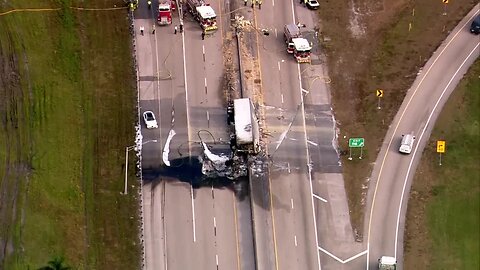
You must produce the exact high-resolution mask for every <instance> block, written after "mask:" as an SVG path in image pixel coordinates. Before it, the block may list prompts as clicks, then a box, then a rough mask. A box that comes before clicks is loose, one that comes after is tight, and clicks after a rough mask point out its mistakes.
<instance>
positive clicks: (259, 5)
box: [257, 0, 262, 9]
mask: <svg viewBox="0 0 480 270" xmlns="http://www.w3.org/2000/svg"><path fill="white" fill-rule="evenodd" d="M257 4H258V9H262V0H257Z"/></svg>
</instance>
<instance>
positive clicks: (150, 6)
mask: <svg viewBox="0 0 480 270" xmlns="http://www.w3.org/2000/svg"><path fill="white" fill-rule="evenodd" d="M147 5H148V9H152V1H150V0H148V1H147Z"/></svg>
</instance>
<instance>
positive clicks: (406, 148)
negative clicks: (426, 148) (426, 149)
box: [398, 132, 415, 154]
mask: <svg viewBox="0 0 480 270" xmlns="http://www.w3.org/2000/svg"><path fill="white" fill-rule="evenodd" d="M414 142H415V136H413V132H412V133H410V134H403V135H402V142H401V143H400V149H398V151H399V152H400V153H404V154H410V153H411V152H412V149H413V143H414Z"/></svg>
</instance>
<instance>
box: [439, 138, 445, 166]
mask: <svg viewBox="0 0 480 270" xmlns="http://www.w3.org/2000/svg"><path fill="white" fill-rule="evenodd" d="M437 153H438V154H439V155H440V156H439V163H438V165H439V166H442V153H445V141H437Z"/></svg>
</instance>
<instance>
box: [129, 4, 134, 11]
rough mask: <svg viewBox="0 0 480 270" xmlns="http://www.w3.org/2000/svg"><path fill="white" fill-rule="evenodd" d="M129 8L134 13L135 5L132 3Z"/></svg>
mask: <svg viewBox="0 0 480 270" xmlns="http://www.w3.org/2000/svg"><path fill="white" fill-rule="evenodd" d="M129 6H130V11H132V12H133V11H134V10H135V7H134V6H133V3H132V2H130V4H129Z"/></svg>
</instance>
